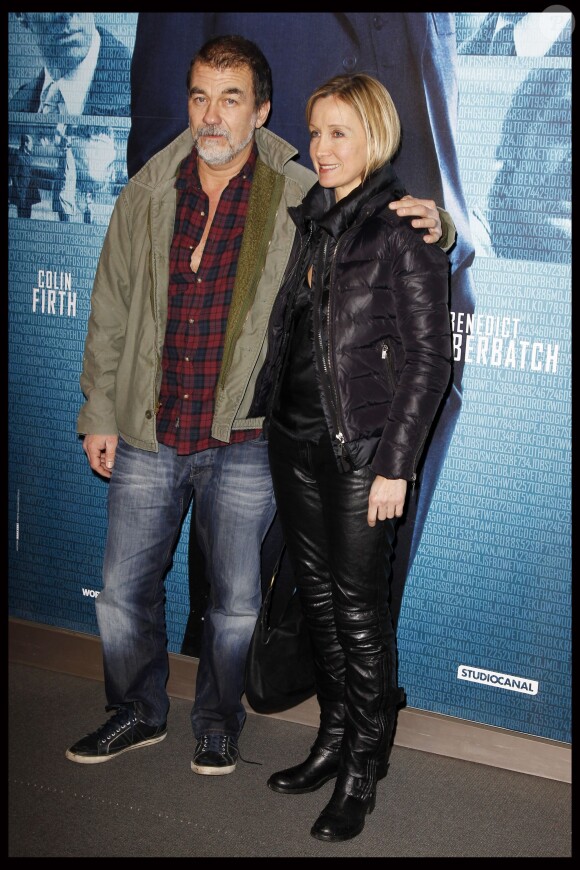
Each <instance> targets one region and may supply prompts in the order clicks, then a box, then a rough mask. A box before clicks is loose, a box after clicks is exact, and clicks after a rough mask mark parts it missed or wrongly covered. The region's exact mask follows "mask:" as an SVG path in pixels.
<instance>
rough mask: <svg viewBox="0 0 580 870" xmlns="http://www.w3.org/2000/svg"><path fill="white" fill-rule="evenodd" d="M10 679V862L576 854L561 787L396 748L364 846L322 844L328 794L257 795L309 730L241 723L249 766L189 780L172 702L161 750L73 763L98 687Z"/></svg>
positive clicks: (95, 708)
mask: <svg viewBox="0 0 580 870" xmlns="http://www.w3.org/2000/svg"><path fill="white" fill-rule="evenodd" d="M9 677H10V695H9V703H10V709H9V850H8V857H15V858H16V857H31V858H49V857H55V858H65V857H103V858H105V857H129V858H131V857H169V858H173V857H205V858H213V857H229V858H232V857H299V858H309V857H311V858H316V857H332V858H334V857H348V858H367V857H368V858H377V857H416V858H428V857H432V858H441V857H449V858H452V857H464V858H475V857H492V858H519V857H530V858H531V857H540V858H569V857H571V855H572V846H571V786H570V784H567V783H563V782H559V781H555V780H548V779H543V778H540V777H535V776H529V775H526V774H520V773H514V772H512V771H506V770H503V769H500V768H496V767H489V766H487V765H482V764H474V763H472V762H467V761H460V760H457V759H453V758H448V757H445V756H441V755H435V754H431V753H427V752H419V751H416V750H411V749H405V748H402V747H397V746H395V748H394V749H393V753H392V756H391V767H390V770H389V774H388V776H387V778H386V779H385V780H383V781H382V782H381V783H380V785H379V789H378V793H377V803H376V808H375V810H374V812H373V813H372V815H370V816H368V818H367V822H366V825H365V828H364V831H363V832H362V834H360V836H358V837H356V838H355V839H353V840H350V841H348V842H346V843H322V842H320V841H318V840H315V839H314V838H313V837H311V836H310V833H309V831H310V827H311V825H312V823H313V821H314V820H315V818H316V816H317V815H318V813H319V812H320V810H321V809H322V807H323V806H324V804H325V803H326V802H327V800H328V799H329V797H330V795H331V793H332V783H327V784H326V785H325V786H324V787H323V788H322V789H320V790H319V791H318V792H315V793H313V794H306V795H296V796H286V795H279V794H275V793H274V792H272V791H270V790H269V789H268V788H267V786H266V780H267V778H268V776H269V775H270V774H271V773H272V772H273V771H275V770H277V769H280V768H283V767H287V766H289V765H291V764H294V763H296V762H297V761H300V760H302V758H303V757H305V756H306V754H307V752H308V748H309V747H310V744H311V743H312V741H313V739H314V733H315V732H314V729H312V728H310V727H308V726H305V725H296V724H294V723H290V722H286V721H283V720H280V719H273V718H269V717H266V716H258V715H255V714H250V715H249V716H248V720H247V722H246V726H245V728H244V732H243V734H242V739H241V741H240V749H241V752H242V755H243V756H244V758H245V759H247V760H248V763H244V762H242V761H239V762H238V765H237V768H236V771H235V772H234V773H233V774H231V775H230V776H218V777H216V776H209V777H208V776H197V775H196V774H194V773H192V771H191V769H190V760H191V754H192V750H193V739H192V736H191V730H190V724H189V711H190V707H191V703H190V702H189V701H184V700H179V699H173V700H172V707H171V711H170V715H169V722H168V725H169V733H168V736H167V738H166V739H165V740H164V741H163V742H162V743H158V744H156V745H154V746H151V747H148V748H145V749H140V750H136V751H134V752H127V753H125V754H124V755H122V756H121V757H119V758H116V759H113V760H112V761H110V762H107V763H105V764H96V765H95V764H93V765H84V764H75V763H74V762H71V761H68V760H67V759H66V758H65V754H64V753H65V750H66V748H67V747H68V746H69V745H70V744H71V743H74V742H75V741H76V740H77V739H78V738H79V737H81V736H83V735H84V734H86V733H87V732H88V731H92V730H94V728H95V727H96V726H97V725H99V724H101V722H102V721H104V720H105V718H107V714H106V713H105V712H104V707H103V685H102V683H100V682H97V681H92V680H87V679H83V678H80V677H74V676H70V675H68V674H58V673H54V672H51V671H45V670H41V669H39V668H34V667H30V666H27V665H17V664H11V665H10V668H9ZM249 762H258V763H249Z"/></svg>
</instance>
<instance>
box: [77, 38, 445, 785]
mask: <svg viewBox="0 0 580 870" xmlns="http://www.w3.org/2000/svg"><path fill="white" fill-rule="evenodd" d="M187 88H188V114H189V129H188V130H185V131H184V132H183V133H181V134H180V135H179V136H178V137H177V138H176V139H175V140H174V141H173V142H171V143H170V144H169V145H168V146H167V147H166V148H165V149H163V151H161V152H160V153H159V154H157V155H155V156H154V157H153V158H151V160H149V161H148V163H147V164H146V165H145V166H144V168H143V169H142V170H141V171H140V172H138V173H137V174H136V175H135V176H134V177H133V178H132V179H131V181H130V182H129V183H128V185H127V186H126V187H125V188H124V190H123V191H122V192H121V194H120V196H119V199H118V200H117V203H116V205H115V209H114V212H113V215H112V218H111V222H110V225H109V229H108V232H107V236H106V239H105V243H104V247H103V251H102V253H101V257H100V260H99V265H98V269H97V274H96V279H95V284H94V288H93V293H92V298H91V309H92V310H91V316H90V320H89V327H88V334H87V340H86V346H85V355H84V363H83V372H82V375H81V386H82V389H83V392H84V393H85V396H86V398H87V402H86V404H85V405H84V407H83V408H82V410H81V412H80V414H79V420H78V431H79V433H81V434H84V442H83V448H84V450H85V453H86V454H87V457H88V459H89V462H90V465H91V468H92V469H93V470H94V471H96V472H97V473H98V474H101V475H102V476H104V477H107V478H110V482H109V496H108V498H109V531H108V536H107V544H106V551H105V559H104V588H103V591H102V592H101V593H100V595H99V597H98V599H97V601H96V610H97V619H98V624H99V631H100V634H101V639H102V644H103V657H104V671H105V691H106V696H107V709H108V710H110V711H111V710H113V711H115V712H114V714H113V715H112V717H111V718H110V719H109V720H108V722H106V723H105V724H104V725H103V726H101V727H100V728H99V729H98V730H97V731H95V732H94V733H93V734H89V735H87V736H86V737H84V738H83V739H81V740H80V741H79V742H78V743H76V744H75V745H74V746H72V747H71V748H70V749H69V750H68V751H67V753H66V755H67V757H68V758H69V759H71V760H72V761H76V762H80V763H84V764H94V763H99V762H103V761H108V760H109V759H111V758H113V757H115V756H116V755H118V754H120V753H122V752H125V751H127V750H130V749H136V748H139V747H143V746H148V745H151V744H154V743H157V742H158V741H160V740H163V739H164V737H165V735H166V720H167V713H168V709H169V698H168V696H167V692H166V688H165V687H166V682H167V677H168V656H167V649H166V640H167V638H166V631H165V617H164V588H163V579H164V575H165V572H166V570H167V568H168V566H169V564H170V561H171V556H172V552H173V549H174V547H175V544H176V541H177V538H178V535H179V530H180V525H181V522H182V519H183V516H184V513H185V511H186V510H187V508H188V506H189V503H190V500H191V498H192V495H194V496H195V502H196V506H197V510H196V532H197V537H198V540H199V543H200V546H201V548H202V550H203V553H204V557H205V561H206V565H207V570H208V576H209V581H210V602H209V605H208V609H207V612H206V617H205V626H204V632H203V639H202V647H201V653H200V657H199V658H200V660H199V668H198V676H197V685H196V692H195V702H194V705H193V709H192V715H191V722H192V728H193V733H194V736H195V738H196V741H197V745H196V748H195V752H194V756H193V761H192V763H191V766H192V769H193V770H194V772H196V773H199V774H209V775H221V774H228V773H231V772H232V771H233V770H234V769H235V766H236V761H237V757H238V739H239V736H240V733H241V730H242V728H243V725H244V721H245V718H246V713H245V709H244V706H243V704H242V701H241V698H242V694H243V691H244V667H245V659H246V655H247V650H248V646H249V643H250V639H251V635H252V631H253V628H254V624H255V621H256V616H257V613H258V610H259V606H260V601H261V586H260V548H261V544H262V541H263V539H264V536H265V535H266V532H267V530H268V527H269V526H270V524H271V522H272V519H273V517H274V514H275V509H276V508H275V502H274V496H273V491H272V484H271V479H270V472H269V464H268V455H267V444H266V442H265V440H264V439H263V436H262V433H261V426H262V422H263V420H262V418H261V417H252V416H250V413H249V411H250V407H251V405H252V401H253V397H254V386H255V383H256V379H257V376H258V373H259V371H260V368H261V365H262V363H263V361H264V358H265V352H266V340H265V337H266V330H267V325H268V320H269V316H270V312H271V308H272V305H273V302H274V299H275V297H276V294H277V292H278V289H279V287H280V284H281V282H282V279H283V275H284V271H285V268H286V264H287V262H288V258H289V255H290V249H291V247H292V242H293V239H294V229H293V224H292V221H291V219H290V217H289V215H288V207H289V206H292V205H295V204H298V203H299V202H300V201H301V200H302V198H303V197H304V195H305V193H306V192H307V191H308V190H309V188H310V187H311V186H312V184H313V183H314V181H315V180H316V176H315V175H314V174H313V173H312V172H311V171H310V170H308V169H306V168H305V167H303V166H300V165H299V164H298V163H296V162H294V161H293V160H292V157H293V156H294V155H295V153H296V152H295V149H294V148H292V146H290V145H289V144H288V143H287V142H285V141H283V140H282V139H280V138H279V137H278V136H276V135H274V134H273V133H271V132H269V131H268V130H266V129H265V128H264V123H265V121H266V119H267V117H268V113H269V110H270V98H271V90H272V82H271V71H270V67H269V65H268V63H267V61H266V59H265V58H264V56H263V54H262V52H261V51H260V50H259V49H258V47H257V46H256V45H255V44H254V43H252V42H250V41H248V40H246V39H244V38H242V37H236V36H229V37H228V36H224V37H219V38H216V39H214V40H210V41H209V42H208V43H206V44H205V45H204V46H203V47H202V48H201V49H200V50H199V52H198V53H197V55H196V57H195V58H194V60H193V61H192V63H191V65H190V69H189V73H188V77H187ZM192 146H193V147H192ZM409 204H410V205H411V206H412V207H414V208H415V211H416V212H419V213H420V214H426V215H427V217H425V218H419V224H420V225H422V226H424V227H426V228H427V229H428V230H429V237H428V241H430V242H432V241H434V240H436V239H438V238H439V236H440V235H441V231H440V226H439V221H438V214H437V211H436V210H432V209H430V208H429V207H428V205H425V204H424V203H423V204H421V203H417V202H416V201H415V200H413V199H411V200H410V203H409V202H408V201H405V205H407V206H409ZM113 469H114V470H113Z"/></svg>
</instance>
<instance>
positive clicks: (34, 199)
mask: <svg viewBox="0 0 580 870" xmlns="http://www.w3.org/2000/svg"><path fill="white" fill-rule="evenodd" d="M33 149H34V143H33V139H32V136H30V135H29V134H28V133H23V134H22V135H21V136H20V146H19V148H18V151H17V152H16V153H11V154H10V181H11V189H10V202H11V203H14V205H15V206H16V213H17V214H18V217H22V218H29V217H31V216H32V206H33V205H36V203H38V202H40V193H39V190H38V186H37V184H36V181H35V179H34V175H33V165H32V152H33Z"/></svg>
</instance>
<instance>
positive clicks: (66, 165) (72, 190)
mask: <svg viewBox="0 0 580 870" xmlns="http://www.w3.org/2000/svg"><path fill="white" fill-rule="evenodd" d="M54 144H55V147H56V149H57V154H58V157H57V163H56V172H55V177H54V187H53V189H52V210H53V211H54V212H56V214H57V216H58V219H59V221H63V222H66V223H68V221H70V220H71V218H73V217H74V215H75V213H76V210H77V204H76V199H77V166H76V161H75V157H74V154H73V150H72V146H71V141H70V138H69V137H68V136H67V131H66V125H65V124H57V125H56V130H55V133H54Z"/></svg>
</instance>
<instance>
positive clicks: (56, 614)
mask: <svg viewBox="0 0 580 870" xmlns="http://www.w3.org/2000/svg"><path fill="white" fill-rule="evenodd" d="M154 14H155V15H156V16H157V17H158V21H159V24H160V26H161V24H162V20H163V19H164V18H165V17H166V16H165V15H164V13H154ZM280 14H281V15H283V14H284V13H280ZM171 15H172V13H170V14H169V16H167V17H170V16H171ZM247 15H248V16H249V17H251V16H252V15H255V13H247ZM304 15H306V13H305V14H304ZM308 15H309V16H311V15H312V14H311V13H308ZM315 15H318V13H315ZM381 15H383V16H386V15H387V14H386V13H379V14H376V13H356V14H355V13H344V17H345V21H346V23H347V24H348V23H349V21H351V23H352V21H353V20H354V19H355V17H358V18H359V19H360V18H362V17H365V16H368V19H369V27H373V28H374V30H375V36H377V38H383V39H384V40H386V39H387V36H386V34H383V36H382V37H381V27H382V19H381ZM412 15H416V16H418V17H423V13H412ZM275 16H276V13H268V15H267V16H266V19H265V20H266V24H265V25H264V26H266V28H267V26H272V28H273V27H274V23H275V22H274V18H275ZM349 16H352V20H351V19H350V18H349ZM301 17H302V14H301V13H295V18H297V19H300V18H301ZM407 17H410V16H407ZM445 17H446V19H454V20H453V21H452V24H454V32H451V34H450V35H451V36H452V39H453V50H454V54H453V63H454V69H452V70H451V69H447V71H446V75H452V76H454V77H455V79H456V83H457V94H458V98H457V104H456V106H454V107H453V111H454V113H455V118H454V124H455V133H454V134H455V148H456V151H457V159H458V166H459V172H460V176H461V184H462V192H463V197H464V201H465V206H466V209H467V213H468V217H469V230H470V232H471V235H472V243H473V247H474V249H475V258H474V260H473V263H472V265H471V276H472V279H473V285H474V287H475V291H476V305H475V311H473V310H468V309H467V308H466V309H465V310H464V309H462V308H460V307H455V308H454V309H453V310H452V313H451V316H452V326H453V333H454V354H455V361H456V365H458V366H462V367H463V406H462V410H461V414H460V417H459V420H458V422H457V425H456V427H455V430H454V432H453V436H452V439H451V443H450V446H449V449H448V452H447V455H446V457H445V461H444V464H443V467H442V470H441V474H440V476H439V479H438V482H437V485H436V489H435V492H434V496H433V500H432V504H431V508H430V511H429V513H428V516H427V520H426V523H425V527H424V531H423V535H422V538H421V541H420V545H419V548H418V551H417V555H416V558H415V561H414V563H413V566H412V568H411V571H410V574H409V576H408V579H407V582H406V587H405V594H404V598H403V604H402V608H401V615H400V620H399V655H400V663H399V666H400V682H401V684H402V685H404V686H405V689H406V691H407V698H408V704H409V706H411V707H414V708H418V709H423V710H427V711H433V712H437V713H444V714H447V715H450V716H455V717H459V718H461V719H466V720H471V721H474V722H480V723H486V724H490V725H494V726H498V727H502V728H507V729H510V730H514V731H518V732H522V733H525V734H530V735H536V736H540V737H546V738H550V739H554V740H559V741H565V742H569V741H570V740H571V686H570V684H571V662H570V658H571V653H570V646H571V499H570V496H571V406H570V398H571V322H570V318H571V262H570V260H571V225H570V223H571V222H570V212H571V192H570V184H571V57H570V46H571V29H572V25H573V22H572V20H571V16H570V15H569V14H563V13H558V14H549V13H529V14H527V15H526V16H523V17H522V16H520V17H519V20H518V21H517V22H516V29H515V31H514V35H515V46H516V47H515V54H511V53H510V52H511V50H512V49H511V48H509V49H508V48H506V47H505V45H504V46H503V48H502V47H501V46H500V48H499V49H497V48H495V47H494V48H492V39H493V36H494V34H495V33H496V32H498V31H499V30H504V31H505V33H507V31H506V30H505V28H503V27H502V24H503V21H502V20H501V19H499V17H498V14H497V13H490V14H487V15H483V14H479V13H456V14H455V15H454V16H453V15H451V16H450V15H447V14H446V16H445ZM95 18H96V23H97V25H98V26H99V27H101V28H103V27H104V28H105V29H106V30H108V31H109V32H110V33H111V34H112V35H113V36H114V37H115V39H116V40H118V42H119V43H121V45H122V46H123V47H124V49H125V50H126V51H127V52H128V53H129V54H130V53H132V52H133V50H134V46H135V38H136V31H137V22H138V16H137V14H136V13H95ZM434 19H437V15H435V16H434ZM304 23H305V24H308V25H309V24H310V21H309V20H308V21H307V20H306V19H305V21H304ZM379 24H380V25H381V26H379ZM435 24H437V21H436V20H435ZM508 30H509V27H508ZM505 33H504V35H505ZM448 35H449V34H448ZM315 37H316V40H315V41H316V44H317V51H318V52H320V54H321V55H324V54H325V31H324V30H323V29H322V30H320V31H319V32H317V33H316V34H315ZM260 43H261V45H262V46H263V48H264V49H265V51H266V54H268V50H267V49H268V33H267V29H266V31H265V32H264V35H263V38H262V39H261V40H260ZM491 51H493V52H496V51H499V54H497V53H491V54H490V52H491ZM112 57H113V59H112V60H110V62H109V70H110V74H109V79H110V83H111V89H112V90H115V91H116V92H117V96H118V93H119V92H120V93H122V94H123V95H124V97H125V98H126V99H125V103H126V104H128V100H129V95H130V82H129V75H128V66H127V64H126V62H125V61H126V58H125V56H124V54H123V52H122V51H121V49H120V48H118V49H117V52H116V55H115V54H114V55H113V56H112ZM115 57H116V58H117V60H116V61H115V59H114V58H115ZM348 57H350V56H348ZM352 57H354V63H355V67H354V68H356V56H355V55H353V56H352ZM273 66H274V65H273ZM41 68H42V60H41V57H40V54H39V52H38V48H37V46H36V44H35V43H34V40H33V39H32V35H31V32H30V30H27V29H26V28H24V27H23V26H22V24H21V22H20V21H18V20H17V19H16V18H15V17H14V16H13V15H11V16H10V27H9V98H13V96H14V95H15V94H16V93H17V92H18V90H19V89H20V88H22V87H26V86H27V82H29V81H30V79H31V78H34V77H36V76H37V75H39V74H40V72H41ZM334 71H335V70H331V72H334ZM336 71H339V70H336ZM180 75H182V74H181V72H180ZM280 75H282V73H281V72H279V73H278V76H280ZM182 78H183V79H184V78H185V70H184V71H183V75H182ZM274 88H275V91H274V92H275V93H276V70H275V79H274ZM21 94H22V92H21ZM297 98H298V97H297ZM183 103H184V111H185V96H184V95H183ZM10 105H11V110H10V112H9V129H8V138H9V157H10V168H9V175H10V178H9V206H8V216H9V227H8V234H9V249H8V258H9V288H8V317H9V515H8V532H9V570H10V582H9V613H10V615H11V616H13V617H17V618H21V619H26V620H32V621H34V622H38V623H43V624H46V625H50V626H56V627H60V628H65V629H71V630H74V631H79V632H85V633H88V634H97V633H98V631H97V625H96V620H95V611H94V599H95V597H96V596H97V595H98V592H99V589H100V588H101V580H100V572H101V560H102V554H103V546H104V537H105V530H106V493H107V484H106V482H104V481H103V480H101V479H100V478H98V477H97V476H95V475H93V474H92V473H91V471H90V470H89V468H88V464H87V461H86V458H85V456H84V453H83V451H82V448H81V443H80V441H79V439H78V438H77V436H76V434H75V429H76V417H77V414H78V411H79V408H80V405H81V402H82V395H81V392H80V388H79V374H80V369H81V362H82V353H83V343H84V336H85V331H86V325H87V319H88V314H89V304H90V292H91V286H92V279H93V275H94V271H95V266H96V262H97V259H98V256H99V253H100V248H101V244H102V241H103V238H104V234H105V230H106V226H107V222H108V218H109V216H110V213H111V210H112V207H113V204H114V201H115V198H116V196H117V195H118V192H119V190H120V187H121V185H122V184H123V183H124V182H125V181H126V179H127V162H126V149H127V140H128V136H129V132H130V129H131V118H130V116H129V115H128V114H123V111H124V110H123V109H120V108H119V109H117V113H116V114H112V115H106V114H102V113H99V114H86V112H85V113H83V114H73V113H61V115H60V116H58V115H57V116H54V115H43V114H39V113H38V112H37V111H36V110H34V109H33V108H32V107H31V106H30V107H29V108H28V109H27V110H26V111H25V110H23V105H24V104H23V103H22V102H20V103H16V104H15V103H11V104H10ZM118 105H121V104H120V103H119V104H118ZM274 120H275V119H274V118H273V119H272V123H273V122H274ZM176 123H177V125H178V129H181V127H183V126H184V125H185V115H184V117H183V119H181V118H178V119H177V120H176ZM179 125H181V127H180V126H179ZM278 132H281V134H282V135H286V136H287V137H288V138H291V134H290V133H289V132H288V131H286V130H278ZM23 135H27V136H30V137H31V138H32V140H33V174H34V178H35V182H36V189H37V196H36V197H35V200H36V201H35V202H34V203H33V204H32V205H31V210H30V217H26V216H23V215H22V210H20V215H19V208H18V204H17V196H16V187H17V185H15V184H14V183H13V169H12V166H13V162H14V157H15V154H16V152H17V151H18V147H19V144H20V142H21V138H22V136H23ZM63 135H64V136H66V137H67V138H68V140H69V143H70V146H71V150H72V154H73V157H74V160H75V174H76V183H75V187H74V191H73V210H72V214H71V219H70V220H69V221H61V220H59V217H58V211H55V206H54V202H55V200H54V190H55V186H56V185H57V182H58V168H57V167H58V141H59V136H63ZM297 144H298V143H297ZM408 186H409V187H410V189H411V190H413V192H417V193H420V191H419V190H418V189H417V188H414V187H413V184H412V182H411V180H410V181H409V182H408ZM445 194H446V191H445V185H443V190H442V191H441V199H438V201H439V202H440V204H445V205H446V206H447V207H448V208H449V210H450V211H451V212H452V214H454V211H453V207H452V205H451V204H450V203H448V201H447V200H446V199H445ZM454 217H455V214H454ZM465 235H466V236H467V233H465ZM188 532H189V519H186V523H185V527H184V533H183V535H182V538H181V540H180V543H179V545H178V548H177V551H176V554H175V559H174V563H173V567H172V569H171V571H170V572H169V575H168V577H167V582H166V589H167V627H168V636H169V649H170V651H172V652H179V651H180V649H181V644H182V639H183V635H184V630H185V626H186V623H187V619H188V615H189V607H190V601H189V584H188V565H187V537H188Z"/></svg>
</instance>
